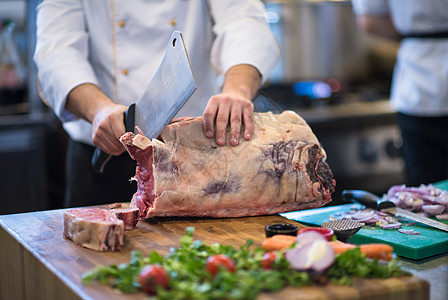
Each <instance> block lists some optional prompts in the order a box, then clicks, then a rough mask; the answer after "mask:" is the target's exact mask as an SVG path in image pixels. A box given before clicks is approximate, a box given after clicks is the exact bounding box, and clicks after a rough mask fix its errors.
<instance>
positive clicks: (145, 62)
mask: <svg viewBox="0 0 448 300" xmlns="http://www.w3.org/2000/svg"><path fill="white" fill-rule="evenodd" d="M37 10H38V15H37V45H36V50H35V55H34V60H35V62H36V64H37V67H38V77H39V81H40V88H41V94H42V96H43V98H44V100H45V101H46V102H47V103H48V105H49V106H50V107H51V108H53V110H54V111H55V113H56V115H57V116H58V117H59V118H60V119H61V120H62V121H63V122H64V123H63V125H64V128H65V129H66V131H67V132H68V134H69V135H70V136H71V137H72V138H73V139H74V140H76V141H82V142H85V143H89V144H92V140H91V134H92V132H91V124H90V123H88V122H86V121H85V120H81V119H78V118H76V116H74V115H73V114H70V113H69V112H68V111H67V110H65V102H66V99H67V95H68V93H69V92H70V91H71V90H72V89H73V88H75V87H76V86H78V85H80V84H83V83H92V84H95V85H98V86H99V87H100V88H101V89H102V91H103V92H104V93H105V94H106V95H107V96H108V97H110V98H111V99H112V100H113V101H114V102H117V103H120V104H123V105H126V106H128V105H130V104H131V103H133V102H135V101H136V100H137V99H138V97H139V96H140V95H141V94H142V92H143V90H144V89H145V87H146V86H147V85H148V83H149V81H150V80H151V78H152V77H153V75H154V74H155V72H156V70H157V68H158V66H159V64H160V62H161V61H162V57H163V55H164V52H165V49H166V47H167V44H168V41H169V39H170V36H171V34H172V32H173V31H174V30H180V31H181V32H182V35H183V37H184V40H185V44H186V47H187V50H188V53H189V56H190V60H191V64H192V68H193V73H194V76H195V79H196V83H197V85H198V88H197V90H196V91H195V93H194V94H193V96H192V97H191V99H190V100H189V101H188V102H187V103H186V105H185V106H184V107H183V108H182V110H181V111H180V112H179V113H178V115H177V117H180V116H199V115H202V113H203V111H204V109H205V106H206V104H207V101H208V100H209V98H210V96H212V95H214V94H216V93H218V92H219V88H220V86H219V82H220V80H219V79H220V78H221V81H222V77H220V75H223V74H225V73H226V71H227V70H228V69H229V68H230V67H232V66H234V65H238V64H250V65H253V66H254V67H256V68H257V69H258V70H259V72H260V73H261V74H262V78H263V81H264V80H266V78H267V77H268V75H269V73H270V72H271V70H272V69H273V68H274V66H275V64H276V63H277V60H278V57H279V47H278V44H277V41H276V40H275V38H274V36H273V34H272V33H271V31H270V30H269V27H268V25H267V23H266V21H265V11H264V7H263V4H262V3H261V2H260V1H258V0H244V1H242V0H211V1H205V0H132V1H125V0H121V1H120V0H115V1H114V0H45V1H43V2H42V3H41V4H40V5H39V6H38V8H37Z"/></svg>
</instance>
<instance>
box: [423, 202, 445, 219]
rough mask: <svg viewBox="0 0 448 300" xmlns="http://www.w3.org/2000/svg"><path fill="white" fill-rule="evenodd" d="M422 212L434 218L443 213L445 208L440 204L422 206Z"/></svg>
mask: <svg viewBox="0 0 448 300" xmlns="http://www.w3.org/2000/svg"><path fill="white" fill-rule="evenodd" d="M422 210H423V211H424V212H425V213H427V214H428V215H430V216H435V215H439V214H441V213H443V212H444V211H445V206H444V205H440V204H434V205H423V206H422Z"/></svg>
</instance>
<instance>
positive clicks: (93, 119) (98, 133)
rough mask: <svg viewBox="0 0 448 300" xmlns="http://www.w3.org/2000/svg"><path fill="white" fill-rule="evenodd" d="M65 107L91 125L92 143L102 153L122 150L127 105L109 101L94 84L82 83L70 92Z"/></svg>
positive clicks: (113, 153)
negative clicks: (121, 141) (124, 115)
mask: <svg viewBox="0 0 448 300" xmlns="http://www.w3.org/2000/svg"><path fill="white" fill-rule="evenodd" d="M65 108H66V109H67V110H68V111H69V112H71V113H73V114H75V115H76V116H78V117H79V118H83V119H84V120H87V121H88V122H90V123H92V141H93V143H94V144H95V145H96V146H97V147H98V148H100V149H101V150H102V151H103V152H106V153H107V154H111V155H120V154H121V153H123V152H124V151H125V149H124V147H123V145H122V144H121V143H120V140H119V139H120V137H121V136H122V135H123V134H124V133H125V126H124V120H123V114H124V112H125V111H126V109H127V107H126V106H124V105H121V104H116V103H114V102H112V100H110V99H109V97H107V96H106V95H105V94H104V93H103V92H102V91H101V90H100V89H99V88H98V87H97V86H96V85H94V84H91V83H84V84H80V85H78V86H76V87H75V88H73V89H72V90H71V91H70V93H69V94H68V97H67V102H66V104H65Z"/></svg>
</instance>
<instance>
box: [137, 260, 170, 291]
mask: <svg viewBox="0 0 448 300" xmlns="http://www.w3.org/2000/svg"><path fill="white" fill-rule="evenodd" d="M138 282H139V283H140V286H141V287H142V289H143V290H144V291H145V292H146V293H147V294H149V295H155V294H156V288H157V286H159V285H160V286H162V287H164V288H167V287H168V285H169V277H168V273H167V272H166V271H165V269H164V268H163V267H162V266H159V265H148V266H146V267H144V268H143V269H142V270H141V272H140V278H139V281H138Z"/></svg>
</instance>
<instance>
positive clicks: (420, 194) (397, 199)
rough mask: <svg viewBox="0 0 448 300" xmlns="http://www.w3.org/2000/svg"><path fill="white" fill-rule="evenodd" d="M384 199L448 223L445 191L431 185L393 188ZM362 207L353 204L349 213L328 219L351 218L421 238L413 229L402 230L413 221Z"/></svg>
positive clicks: (395, 186) (447, 203)
mask: <svg viewBox="0 0 448 300" xmlns="http://www.w3.org/2000/svg"><path fill="white" fill-rule="evenodd" d="M383 199H384V200H389V201H391V202H393V203H395V205H396V206H397V207H400V208H403V209H406V210H409V211H412V212H415V213H418V214H421V215H422V216H426V217H435V218H437V219H439V220H448V191H446V190H442V189H439V188H436V187H434V186H433V185H432V184H428V185H424V184H422V185H420V187H406V186H405V185H394V186H392V187H391V188H390V189H389V190H388V192H387V194H385V195H384V196H383ZM361 208H362V206H360V205H354V206H353V207H352V209H351V210H350V212H347V213H345V214H339V215H335V216H330V220H339V219H351V220H355V221H358V222H361V223H364V224H365V225H369V226H378V227H379V228H381V229H397V230H398V232H400V233H403V234H410V235H420V232H418V231H415V230H414V229H406V228H403V227H406V226H412V225H415V222H412V221H409V220H407V219H405V218H402V217H394V216H391V215H389V214H387V213H385V212H381V211H376V210H373V209H370V208H367V209H361Z"/></svg>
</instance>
